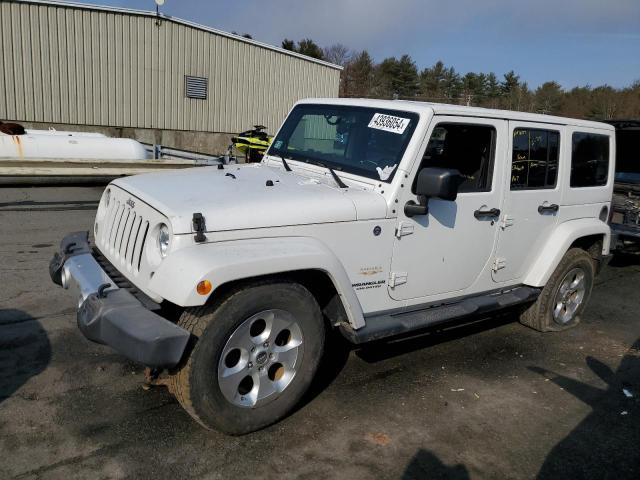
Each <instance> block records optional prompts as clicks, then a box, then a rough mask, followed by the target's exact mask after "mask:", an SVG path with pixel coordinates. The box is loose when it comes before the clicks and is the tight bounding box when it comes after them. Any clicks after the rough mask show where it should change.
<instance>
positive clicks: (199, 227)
mask: <svg viewBox="0 0 640 480" xmlns="http://www.w3.org/2000/svg"><path fill="white" fill-rule="evenodd" d="M192 223H193V231H194V232H196V235H195V236H194V237H193V238H194V239H195V241H196V243H202V242H204V241H205V240H206V239H207V236H206V235H205V234H204V232H206V231H207V226H206V225H205V223H204V217H203V216H202V214H201V213H194V214H193V220H192Z"/></svg>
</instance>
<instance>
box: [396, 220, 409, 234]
mask: <svg viewBox="0 0 640 480" xmlns="http://www.w3.org/2000/svg"><path fill="white" fill-rule="evenodd" d="M412 233H413V223H409V222H400V223H399V224H398V228H396V237H398V238H400V237H404V236H405V235H411V234H412Z"/></svg>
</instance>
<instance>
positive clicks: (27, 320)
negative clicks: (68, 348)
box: [0, 309, 51, 404]
mask: <svg viewBox="0 0 640 480" xmlns="http://www.w3.org/2000/svg"><path fill="white" fill-rule="evenodd" d="M50 361H51V343H50V342H49V336H48V335H47V332H46V331H45V330H44V328H42V325H41V324H40V322H39V321H38V320H36V319H34V318H33V317H31V316H30V315H28V314H26V313H25V312H23V311H22V310H15V309H0V404H1V403H2V402H3V401H4V400H6V399H8V398H9V397H11V396H12V395H13V394H14V393H15V392H16V391H17V390H18V389H19V388H20V387H21V386H22V385H24V384H25V383H26V382H27V381H28V380H29V379H30V378H31V377H34V376H36V375H38V374H39V373H41V372H42V371H43V370H44V369H45V368H47V365H49V362H50Z"/></svg>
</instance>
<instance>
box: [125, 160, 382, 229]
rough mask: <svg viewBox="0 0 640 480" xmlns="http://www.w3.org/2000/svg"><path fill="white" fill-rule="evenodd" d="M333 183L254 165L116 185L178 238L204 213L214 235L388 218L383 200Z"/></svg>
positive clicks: (131, 179) (130, 179) (370, 192)
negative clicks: (155, 214)
mask: <svg viewBox="0 0 640 480" xmlns="http://www.w3.org/2000/svg"><path fill="white" fill-rule="evenodd" d="M269 181H270V182H269ZM330 182H333V180H332V179H331V177H328V178H327V179H324V178H312V177H309V176H306V175H300V174H298V173H295V172H285V171H284V170H282V169H280V168H276V167H269V166H266V165H262V164H249V165H227V166H225V168H224V169H218V168H217V167H196V168H190V169H184V170H172V171H167V172H157V173H148V174H144V175H137V176H133V177H126V178H121V179H118V180H115V181H114V182H113V184H114V185H116V186H118V187H120V188H122V189H123V190H126V191H127V192H129V193H130V194H131V195H133V196H135V197H137V198H139V199H140V200H142V201H143V202H145V203H147V204H148V205H150V206H152V207H153V208H155V209H156V210H158V211H159V212H161V213H162V214H164V215H166V216H167V218H169V220H170V221H171V226H172V229H173V232H174V233H176V234H183V233H191V232H192V230H193V229H192V225H191V220H192V218H193V214H194V213H195V212H199V213H202V215H203V216H204V218H205V222H206V227H207V231H209V232H215V231H224V230H238V229H247V228H261V227H278V226H285V225H305V224H314V223H328V222H349V221H354V220H369V219H374V218H384V217H385V216H386V213H387V204H386V202H385V199H384V197H383V196H382V195H381V194H379V193H377V192H375V191H373V190H367V189H364V188H359V187H351V188H348V189H340V188H338V187H334V186H333V185H331V184H330ZM268 183H269V184H270V183H273V186H268V185H267V184H268Z"/></svg>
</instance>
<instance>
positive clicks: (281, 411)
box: [169, 281, 325, 435]
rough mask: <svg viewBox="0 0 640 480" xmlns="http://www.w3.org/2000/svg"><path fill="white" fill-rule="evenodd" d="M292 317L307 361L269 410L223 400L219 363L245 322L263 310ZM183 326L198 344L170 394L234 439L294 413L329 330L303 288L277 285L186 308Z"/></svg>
mask: <svg viewBox="0 0 640 480" xmlns="http://www.w3.org/2000/svg"><path fill="white" fill-rule="evenodd" d="M268 309H280V310H285V311H286V312H289V313H290V314H292V315H293V316H294V317H295V318H296V321H297V322H298V325H299V327H300V329H301V331H302V335H303V339H304V340H303V342H304V348H303V349H302V360H301V361H300V362H299V363H298V361H297V360H296V373H295V375H294V377H293V379H292V380H291V381H290V383H289V384H288V385H287V386H286V388H285V389H284V390H283V391H282V392H281V393H280V394H279V396H277V397H276V398H275V399H274V400H272V401H270V402H269V403H267V404H265V405H259V406H256V407H243V406H238V405H235V404H233V403H231V402H230V401H229V400H227V398H225V396H224V395H223V393H222V391H221V389H220V385H219V382H218V373H217V372H218V364H219V361H220V357H221V355H222V353H223V349H224V347H225V345H226V343H227V341H228V340H229V338H230V337H231V335H232V334H233V332H235V331H236V329H237V328H238V327H239V326H240V325H241V324H243V322H244V321H245V320H247V319H248V318H250V317H251V316H253V315H256V314H258V313H260V312H262V311H264V310H268ZM178 324H179V325H180V326H182V327H183V328H185V329H187V330H189V331H190V332H191V333H192V334H193V335H194V336H195V337H197V342H196V343H195V346H194V348H193V350H192V351H191V354H190V356H189V358H188V360H187V361H186V363H184V364H183V365H182V366H181V368H180V369H179V370H178V371H176V372H173V374H172V376H171V377H170V385H169V387H170V390H171V391H172V393H173V394H174V395H175V396H176V398H177V399H178V401H179V402H180V404H181V405H182V407H183V408H184V409H185V410H186V411H187V412H188V413H189V414H190V415H191V416H192V417H193V418H194V419H195V420H196V421H198V422H199V423H200V424H201V425H203V426H204V427H205V428H208V429H216V430H219V431H222V432H224V433H227V434H230V435H242V434H246V433H249V432H253V431H255V430H259V429H261V428H264V427H266V426H268V425H271V424H272V423H275V422H277V421H278V420H280V419H282V418H283V417H284V416H286V415H287V414H288V413H289V412H291V411H292V410H293V408H294V407H295V406H296V404H297V403H298V402H299V401H300V399H301V398H302V396H303V395H304V394H305V392H306V391H307V389H308V388H309V385H310V384H311V381H312V380H313V377H314V375H315V373H316V370H317V368H318V365H319V363H320V359H321V357H322V353H323V349H324V342H325V326H324V321H323V317H322V314H321V312H320V308H319V307H318V304H317V302H316V300H315V298H314V297H313V295H311V293H309V291H308V290H307V289H306V288H304V287H303V286H301V285H299V284H296V283H288V282H284V281H278V282H277V283H263V284H254V285H249V286H246V287H245V288H242V289H239V290H235V291H232V292H230V293H229V294H228V295H227V296H225V298H224V299H221V300H220V301H218V302H213V303H212V304H207V305H204V306H202V307H196V308H190V309H187V310H186V311H185V312H184V313H183V314H182V316H181V318H180V320H179V322H178Z"/></svg>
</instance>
